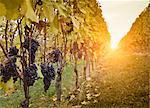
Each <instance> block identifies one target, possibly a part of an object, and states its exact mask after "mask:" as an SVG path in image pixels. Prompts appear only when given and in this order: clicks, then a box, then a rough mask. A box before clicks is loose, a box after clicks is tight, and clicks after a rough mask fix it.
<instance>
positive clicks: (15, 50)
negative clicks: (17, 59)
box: [8, 46, 19, 56]
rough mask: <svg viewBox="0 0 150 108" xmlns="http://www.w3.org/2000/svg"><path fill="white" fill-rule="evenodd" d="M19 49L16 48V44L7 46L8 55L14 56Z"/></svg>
mask: <svg viewBox="0 0 150 108" xmlns="http://www.w3.org/2000/svg"><path fill="white" fill-rule="evenodd" d="M18 51H19V49H17V48H16V46H12V47H10V48H9V52H8V54H9V56H16V55H17V54H18Z"/></svg>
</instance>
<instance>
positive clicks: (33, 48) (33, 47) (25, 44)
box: [23, 38, 39, 64]
mask: <svg viewBox="0 0 150 108" xmlns="http://www.w3.org/2000/svg"><path fill="white" fill-rule="evenodd" d="M29 43H30V39H29V38H25V41H24V42H23V47H24V48H25V49H27V50H28V52H29V51H30V45H29ZM38 46H39V43H38V42H37V41H36V40H34V39H31V64H33V63H34V61H35V53H36V51H37V50H38Z"/></svg>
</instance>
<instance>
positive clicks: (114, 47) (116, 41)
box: [111, 39, 118, 50]
mask: <svg viewBox="0 0 150 108" xmlns="http://www.w3.org/2000/svg"><path fill="white" fill-rule="evenodd" d="M117 48H118V40H115V39H113V40H111V49H112V50H116V49H117Z"/></svg>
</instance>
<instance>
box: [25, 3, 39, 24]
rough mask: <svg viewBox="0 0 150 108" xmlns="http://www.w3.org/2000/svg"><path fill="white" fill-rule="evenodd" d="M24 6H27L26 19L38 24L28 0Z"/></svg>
mask: <svg viewBox="0 0 150 108" xmlns="http://www.w3.org/2000/svg"><path fill="white" fill-rule="evenodd" d="M26 5H27V12H26V15H25V16H26V18H28V19H30V20H31V21H34V22H37V23H38V18H37V16H36V14H35V12H34V10H33V8H32V6H31V2H30V0H26Z"/></svg>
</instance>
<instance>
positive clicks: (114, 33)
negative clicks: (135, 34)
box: [98, 0, 149, 48]
mask: <svg viewBox="0 0 150 108" xmlns="http://www.w3.org/2000/svg"><path fill="white" fill-rule="evenodd" d="M98 2H99V3H100V5H101V9H102V13H103V16H104V18H105V21H106V23H107V26H108V30H109V32H110V34H111V47H112V48H116V47H117V44H118V43H119V41H120V40H121V39H122V38H123V36H125V35H126V34H127V32H128V31H129V30H130V28H131V26H132V23H133V22H134V21H135V19H136V18H137V17H138V16H139V15H140V13H141V12H142V11H143V10H144V8H145V7H147V6H148V3H149V0H98Z"/></svg>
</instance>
